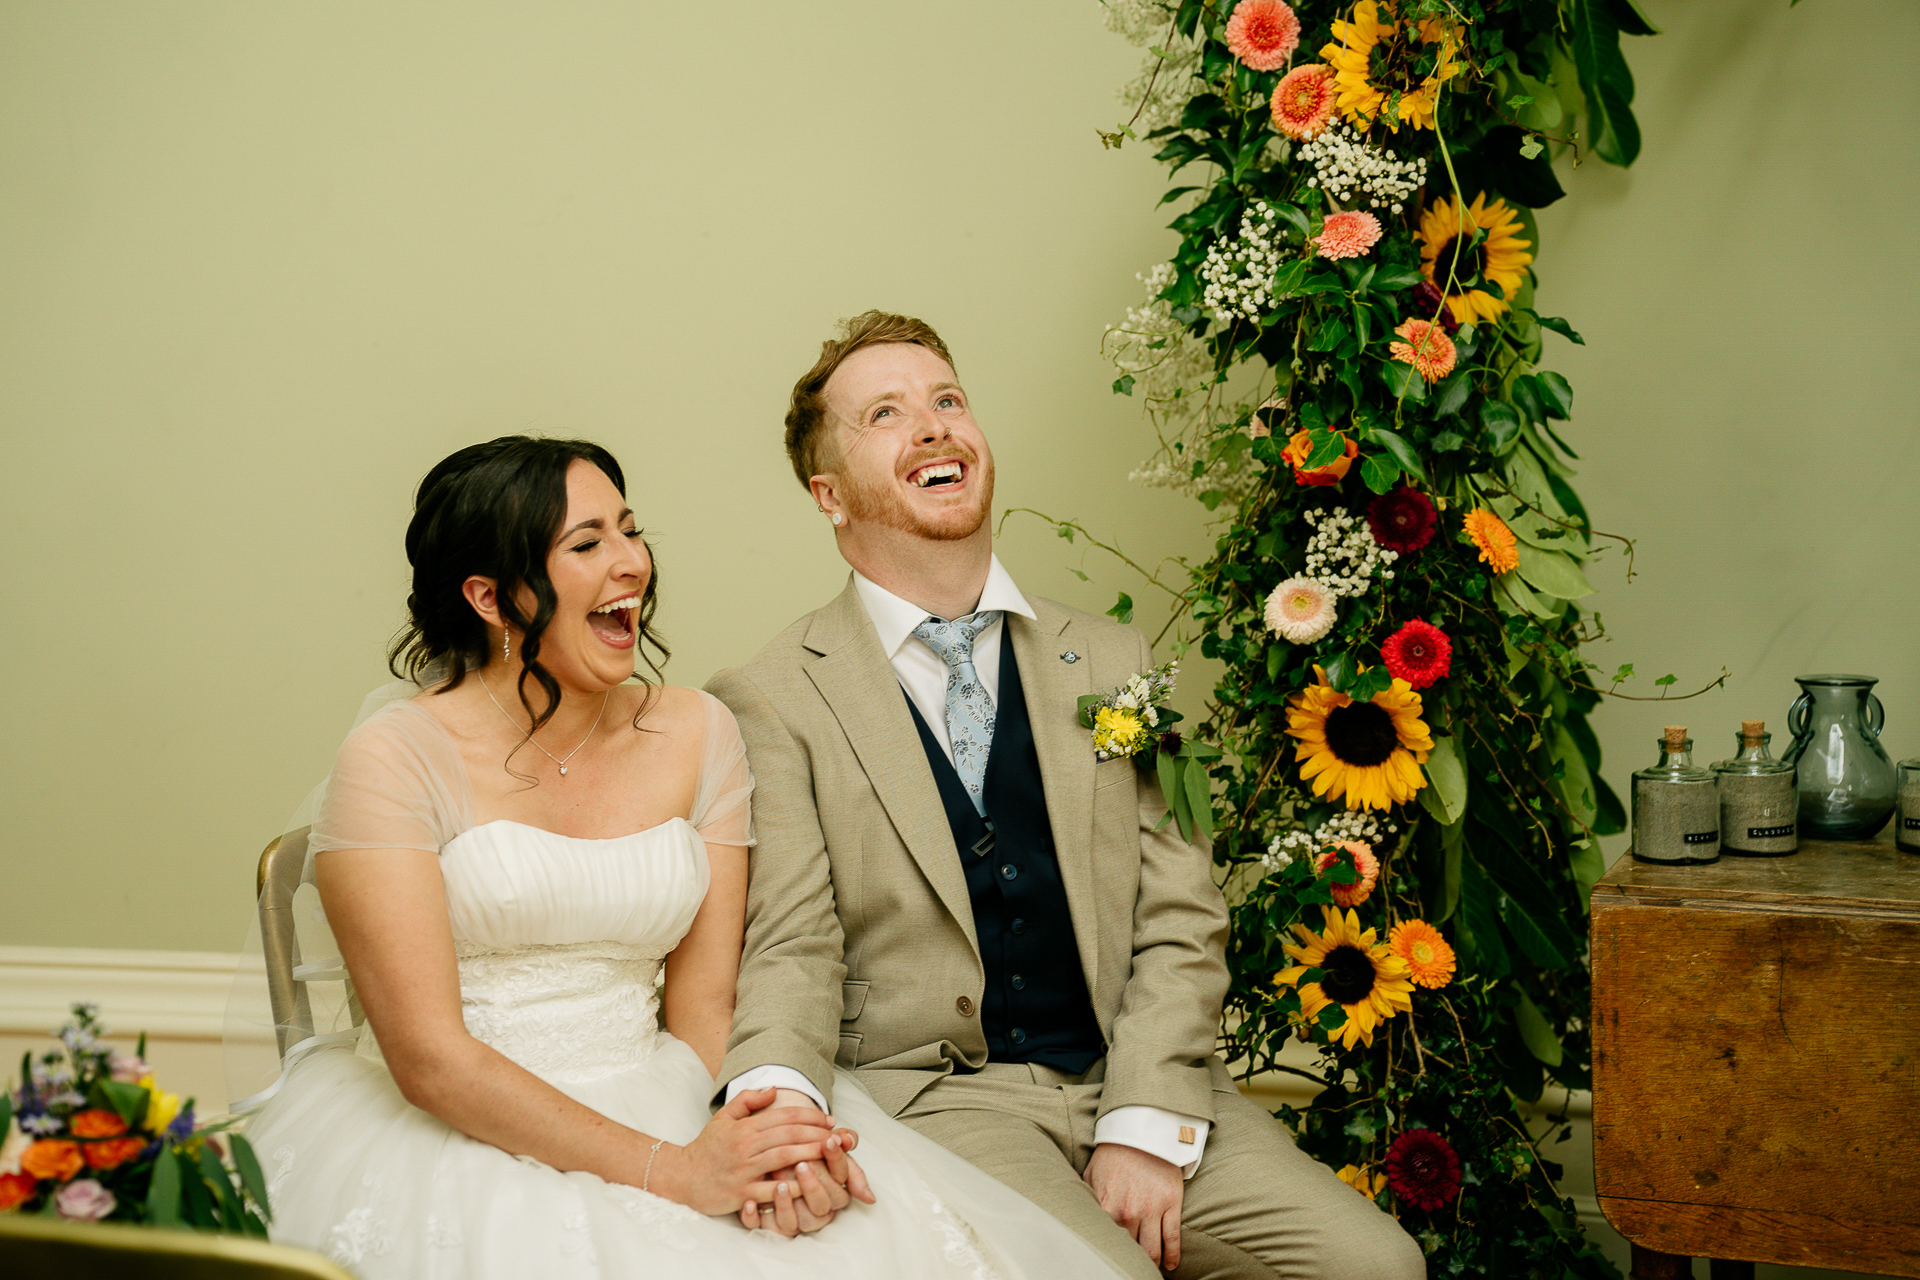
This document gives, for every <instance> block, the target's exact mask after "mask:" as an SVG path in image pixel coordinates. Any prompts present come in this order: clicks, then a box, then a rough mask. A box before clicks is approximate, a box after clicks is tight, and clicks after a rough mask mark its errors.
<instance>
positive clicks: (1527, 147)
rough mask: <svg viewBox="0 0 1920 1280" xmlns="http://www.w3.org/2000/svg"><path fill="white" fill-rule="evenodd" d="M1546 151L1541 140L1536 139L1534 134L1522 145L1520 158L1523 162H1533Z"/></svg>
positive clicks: (1529, 135)
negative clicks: (1532, 160)
mask: <svg viewBox="0 0 1920 1280" xmlns="http://www.w3.org/2000/svg"><path fill="white" fill-rule="evenodd" d="M1544 150H1546V148H1545V147H1544V146H1542V145H1541V142H1540V139H1538V138H1536V137H1534V136H1533V135H1532V134H1528V135H1527V140H1526V141H1525V142H1523V143H1521V144H1520V158H1521V159H1523V160H1531V159H1533V158H1534V157H1535V156H1537V155H1539V154H1540V153H1541V152H1542V151H1544Z"/></svg>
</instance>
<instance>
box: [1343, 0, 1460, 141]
mask: <svg viewBox="0 0 1920 1280" xmlns="http://www.w3.org/2000/svg"><path fill="white" fill-rule="evenodd" d="M1416 36H1417V37H1418V39H1417V40H1416V39H1415V37H1416ZM1436 44H1437V45H1439V46H1440V47H1439V49H1438V50H1437V51H1430V50H1429V49H1428V46H1429V45H1436ZM1458 48H1459V41H1458V40H1457V39H1456V38H1455V36H1454V33H1453V30H1452V29H1451V28H1450V27H1448V26H1447V24H1446V23H1444V22H1441V21H1440V20H1439V19H1437V18H1429V19H1427V20H1426V21H1425V22H1422V23H1421V24H1420V25H1419V27H1418V28H1417V30H1416V29H1415V28H1414V27H1413V25H1412V24H1411V23H1401V22H1400V21H1398V20H1397V19H1396V18H1395V16H1394V12H1393V7H1392V6H1391V5H1384V4H1375V3H1374V0H1360V3H1359V4H1356V5H1354V6H1353V17H1352V18H1351V19H1349V20H1348V21H1346V22H1338V21H1336V22H1335V23H1334V24H1333V41H1332V43H1330V44H1327V45H1325V46H1323V47H1322V48H1321V50H1320V56H1321V57H1322V58H1324V59H1326V61H1327V64H1328V65H1329V66H1331V67H1332V68H1333V80H1334V85H1335V87H1336V88H1337V89H1338V91H1339V95H1340V96H1339V98H1338V100H1337V102H1336V103H1335V105H1336V106H1337V107H1338V108H1339V110H1340V111H1341V113H1342V114H1343V115H1345V116H1346V118H1347V119H1348V120H1351V121H1353V122H1354V123H1355V124H1358V125H1361V126H1363V127H1364V126H1367V125H1371V124H1372V123H1373V122H1374V121H1375V120H1380V121H1383V122H1384V123H1385V124H1386V126H1387V128H1388V129H1390V130H1392V131H1393V132H1395V133H1398V132H1399V131H1400V126H1401V125H1403V124H1404V125H1406V126H1407V127H1408V128H1410V129H1431V128H1433V108H1434V104H1435V103H1436V102H1437V101H1438V100H1439V97H1440V86H1441V84H1442V83H1444V82H1445V81H1447V80H1450V79H1452V78H1453V77H1454V76H1456V75H1458V74H1459V73H1460V64H1459V62H1458V61H1456V60H1455V58H1454V56H1453V55H1454V53H1455V51H1456V50H1458Z"/></svg>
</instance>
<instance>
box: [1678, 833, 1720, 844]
mask: <svg viewBox="0 0 1920 1280" xmlns="http://www.w3.org/2000/svg"><path fill="white" fill-rule="evenodd" d="M1680 838H1681V839H1682V840H1684V841H1686V842H1687V843H1688V844H1712V843H1714V841H1716V840H1718V839H1719V838H1720V833H1719V832H1718V831H1689V832H1687V834H1685V835H1683V836H1681V837H1680Z"/></svg>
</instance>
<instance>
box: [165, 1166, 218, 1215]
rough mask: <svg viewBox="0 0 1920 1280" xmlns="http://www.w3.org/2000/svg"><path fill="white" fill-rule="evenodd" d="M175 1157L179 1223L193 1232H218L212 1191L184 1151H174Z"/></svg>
mask: <svg viewBox="0 0 1920 1280" xmlns="http://www.w3.org/2000/svg"><path fill="white" fill-rule="evenodd" d="M175 1156H176V1158H177V1159H178V1161H179V1163H180V1194H181V1203H180V1218H181V1221H183V1222H184V1223H186V1225H187V1226H189V1227H193V1228H194V1229H195V1230H199V1231H218V1230H219V1229H220V1217H219V1214H218V1213H217V1212H216V1210H215V1208H214V1203H215V1202H214V1189H213V1188H212V1187H210V1186H208V1185H207V1180H206V1179H205V1178H204V1177H202V1176H201V1173H200V1170H199V1168H198V1166H197V1165H195V1164H194V1162H193V1160H192V1158H191V1157H190V1156H188V1155H187V1153H186V1152H185V1151H176V1152H175Z"/></svg>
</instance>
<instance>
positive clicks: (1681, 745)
mask: <svg viewBox="0 0 1920 1280" xmlns="http://www.w3.org/2000/svg"><path fill="white" fill-rule="evenodd" d="M1657 745H1658V746H1659V748H1660V763H1658V764H1656V765H1654V766H1653V767H1652V768H1651V769H1641V770H1640V771H1638V772H1637V773H1635V774H1634V775H1633V856H1634V857H1635V858H1636V859H1637V860H1639V861H1641V862H1657V863H1663V864H1666V865H1668V866H1699V865H1703V864H1705V863H1709V862H1718V861H1720V796H1719V792H1718V788H1717V787H1716V786H1715V784H1714V777H1713V774H1712V772H1711V771H1709V770H1707V769H1703V768H1701V767H1700V766H1699V765H1697V764H1695V763H1694V762H1693V739H1692V738H1689V737H1688V736H1687V727H1686V726H1685V725H1681V724H1670V725H1668V726H1667V727H1666V729H1665V730H1664V732H1663V734H1662V736H1661V738H1660V740H1659V742H1658V744H1657Z"/></svg>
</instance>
